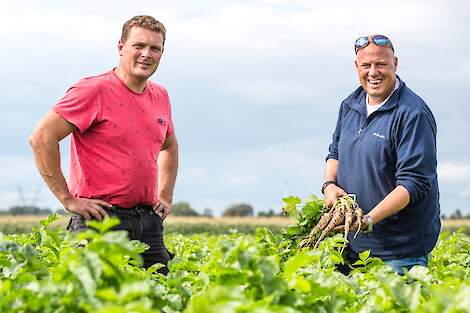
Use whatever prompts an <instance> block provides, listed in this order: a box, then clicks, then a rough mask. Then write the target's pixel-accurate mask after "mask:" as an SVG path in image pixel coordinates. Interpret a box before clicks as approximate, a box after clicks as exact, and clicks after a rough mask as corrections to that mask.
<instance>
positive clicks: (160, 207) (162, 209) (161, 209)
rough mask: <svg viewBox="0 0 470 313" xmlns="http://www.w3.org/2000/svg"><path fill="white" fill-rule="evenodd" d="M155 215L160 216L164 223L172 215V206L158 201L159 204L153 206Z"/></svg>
mask: <svg viewBox="0 0 470 313" xmlns="http://www.w3.org/2000/svg"><path fill="white" fill-rule="evenodd" d="M153 210H154V211H155V213H157V214H158V215H160V217H161V218H162V221H163V220H165V218H166V217H167V216H168V214H170V211H171V204H168V203H166V202H165V201H158V202H157V204H155V205H154V206H153Z"/></svg>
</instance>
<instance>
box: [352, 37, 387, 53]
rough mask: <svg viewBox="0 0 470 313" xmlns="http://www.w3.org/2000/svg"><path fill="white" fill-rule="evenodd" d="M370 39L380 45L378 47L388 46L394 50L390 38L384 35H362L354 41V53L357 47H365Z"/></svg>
mask: <svg viewBox="0 0 470 313" xmlns="http://www.w3.org/2000/svg"><path fill="white" fill-rule="evenodd" d="M370 40H372V42H373V43H374V44H376V45H377V46H380V47H386V46H388V47H390V48H392V51H393V52H395V50H394V49H393V45H392V42H391V41H390V39H388V38H387V37H385V36H384V35H373V36H363V37H359V38H357V40H356V42H355V43H354V51H355V52H356V54H357V51H358V50H359V49H362V48H365V47H367V45H368V44H369V42H370Z"/></svg>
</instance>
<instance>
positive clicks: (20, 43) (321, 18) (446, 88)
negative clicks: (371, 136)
mask: <svg viewBox="0 0 470 313" xmlns="http://www.w3.org/2000/svg"><path fill="white" fill-rule="evenodd" d="M140 14H148V15H152V16H154V17H156V18H157V19H158V20H160V21H161V22H163V23H164V25H165V27H166V29H167V38H166V42H165V52H164V54H163V56H162V60H161V63H160V66H159V68H158V70H157V72H156V73H155V74H154V76H152V78H151V79H152V80H153V81H155V82H157V83H159V84H162V85H163V86H165V88H166V89H167V90H168V92H169V95H170V100H171V103H172V108H173V119H174V123H175V128H176V134H177V137H178V141H179V147H180V167H179V173H178V178H177V182H176V187H175V194H174V202H179V201H187V202H189V203H190V204H191V206H192V207H194V208H196V209H197V210H199V211H200V212H202V211H203V210H204V209H206V208H210V209H211V210H212V211H213V212H214V214H216V215H217V214H220V213H221V212H223V211H224V210H225V209H226V208H227V207H228V206H229V205H231V204H234V203H240V202H243V203H248V204H251V205H252V206H253V207H254V208H255V210H256V211H265V210H268V209H273V210H279V209H280V208H281V206H282V198H283V197H284V196H286V195H297V196H300V197H301V198H305V197H306V196H308V195H309V194H316V195H318V196H319V195H320V190H319V189H320V186H321V184H322V181H323V171H324V165H325V156H326V154H327V151H328V145H329V143H330V140H331V135H332V132H333V129H334V125H335V122H336V118H337V113H338V108H339V105H340V103H341V101H342V100H343V99H344V98H346V97H347V96H348V95H349V94H350V93H351V92H352V91H354V90H355V89H356V88H357V87H358V86H359V82H358V78H357V74H356V72H355V68H354V57H355V55H354V49H353V44H354V41H355V39H356V38H358V37H360V36H363V35H368V34H371V33H380V34H384V35H387V36H388V37H389V38H390V39H391V40H392V42H393V44H394V47H395V52H396V55H397V57H398V62H399V64H398V71H397V73H398V75H399V76H400V77H401V78H402V79H403V80H404V81H405V83H406V84H407V86H408V87H410V88H411V89H412V90H413V91H414V92H416V93H417V94H418V95H420V96H421V97H422V98H423V99H424V100H425V101H426V102H427V104H428V106H429V107H430V108H431V110H432V111H433V113H434V116H435V119H436V122H437V126H438V134H437V147H438V177H439V185H440V191H441V193H440V199H441V200H440V202H441V210H442V212H443V213H444V214H450V213H452V212H454V211H455V209H456V208H459V209H460V210H461V211H462V212H466V213H470V141H469V140H468V137H469V136H470V122H469V118H470V105H469V102H468V90H469V89H470V88H469V87H470V53H469V51H470V41H469V40H468V38H470V2H469V1H467V0H461V1H456V0H451V1H433V0H431V1H406V0H396V1H393V2H389V1H371V0H365V1H360V2H359V1H346V0H344V1H334V0H332V1H295V0H271V1H268V0H259V1H257V0H251V1H215V0H199V1H139V2H138V4H137V3H136V2H133V3H131V1H116V0H114V1H107V0H106V1H87V0H85V1H73V2H70V1H65V2H64V1H25V0H18V1H3V0H2V1H0V20H1V21H2V27H1V28H0V42H1V43H2V44H1V48H0V59H1V60H3V61H4V62H3V64H2V67H1V69H0V79H1V84H0V95H1V98H0V110H1V112H2V122H1V123H0V178H1V179H0V210H1V209H3V210H5V209H8V208H9V207H10V206H13V205H17V204H34V205H37V206H40V207H49V208H52V209H57V208H60V203H59V202H58V201H57V200H55V198H54V197H53V195H52V194H51V192H50V191H49V190H48V189H47V187H46V185H45V184H44V182H43V181H42V178H41V177H40V175H39V174H38V172H37V170H36V168H35V165H34V160H33V155H32V151H31V148H30V146H29V144H28V137H29V134H30V133H31V132H32V130H33V129H34V127H35V125H36V124H37V122H38V121H39V119H40V118H41V117H42V116H43V115H44V114H45V113H46V112H47V111H48V110H49V109H50V108H51V107H52V106H53V105H54V104H55V103H56V102H57V101H58V100H59V99H60V98H61V97H62V96H63V95H64V93H65V92H66V90H67V89H68V87H69V86H71V85H72V84H73V83H75V82H76V81H78V80H79V79H80V78H82V77H86V76H92V75H96V74H100V73H103V72H106V71H108V70H110V69H112V68H113V67H115V66H116V65H117V64H118V61H119V59H118V54H117V48H116V47H117V42H118V39H119V37H120V32H121V28H122V24H123V23H124V22H125V21H126V20H128V19H129V18H130V17H132V16H134V15H140ZM69 144H70V143H69V141H67V140H65V141H64V142H62V143H61V153H62V168H63V170H64V173H65V175H66V176H67V175H68V162H69V152H68V150H69Z"/></svg>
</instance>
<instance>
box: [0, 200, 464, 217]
mask: <svg viewBox="0 0 470 313" xmlns="http://www.w3.org/2000/svg"><path fill="white" fill-rule="evenodd" d="M52 213H59V214H66V213H67V211H65V210H64V209H59V210H55V211H53V210H51V209H49V208H44V209H41V208H39V207H37V206H20V205H17V206H12V207H10V208H9V209H8V210H5V211H4V210H0V215H49V214H52ZM171 215H173V216H204V217H212V216H213V215H212V210H211V209H209V208H206V209H204V210H203V211H202V213H199V212H198V211H197V210H196V209H194V208H193V207H191V205H190V204H189V203H188V202H177V203H175V204H174V205H173V208H172V210H171ZM280 215H282V212H281V211H280V210H279V211H274V210H273V209H269V210H268V211H260V212H258V214H257V216H259V217H271V216H280ZM222 216H226V217H235V216H248V217H249V216H255V212H254V209H253V207H252V206H251V205H249V204H246V203H237V204H232V205H230V206H229V207H227V208H226V209H225V210H224V212H223V214H222ZM441 218H442V219H470V213H467V214H462V212H461V210H460V209H456V210H455V211H454V212H453V213H452V214H450V215H445V214H442V215H441Z"/></svg>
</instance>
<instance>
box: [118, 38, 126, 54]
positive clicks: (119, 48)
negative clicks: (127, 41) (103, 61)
mask: <svg viewBox="0 0 470 313" xmlns="http://www.w3.org/2000/svg"><path fill="white" fill-rule="evenodd" d="M123 46H124V44H123V43H122V41H121V40H119V41H118V45H117V48H118V54H119V56H122V47H123Z"/></svg>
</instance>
